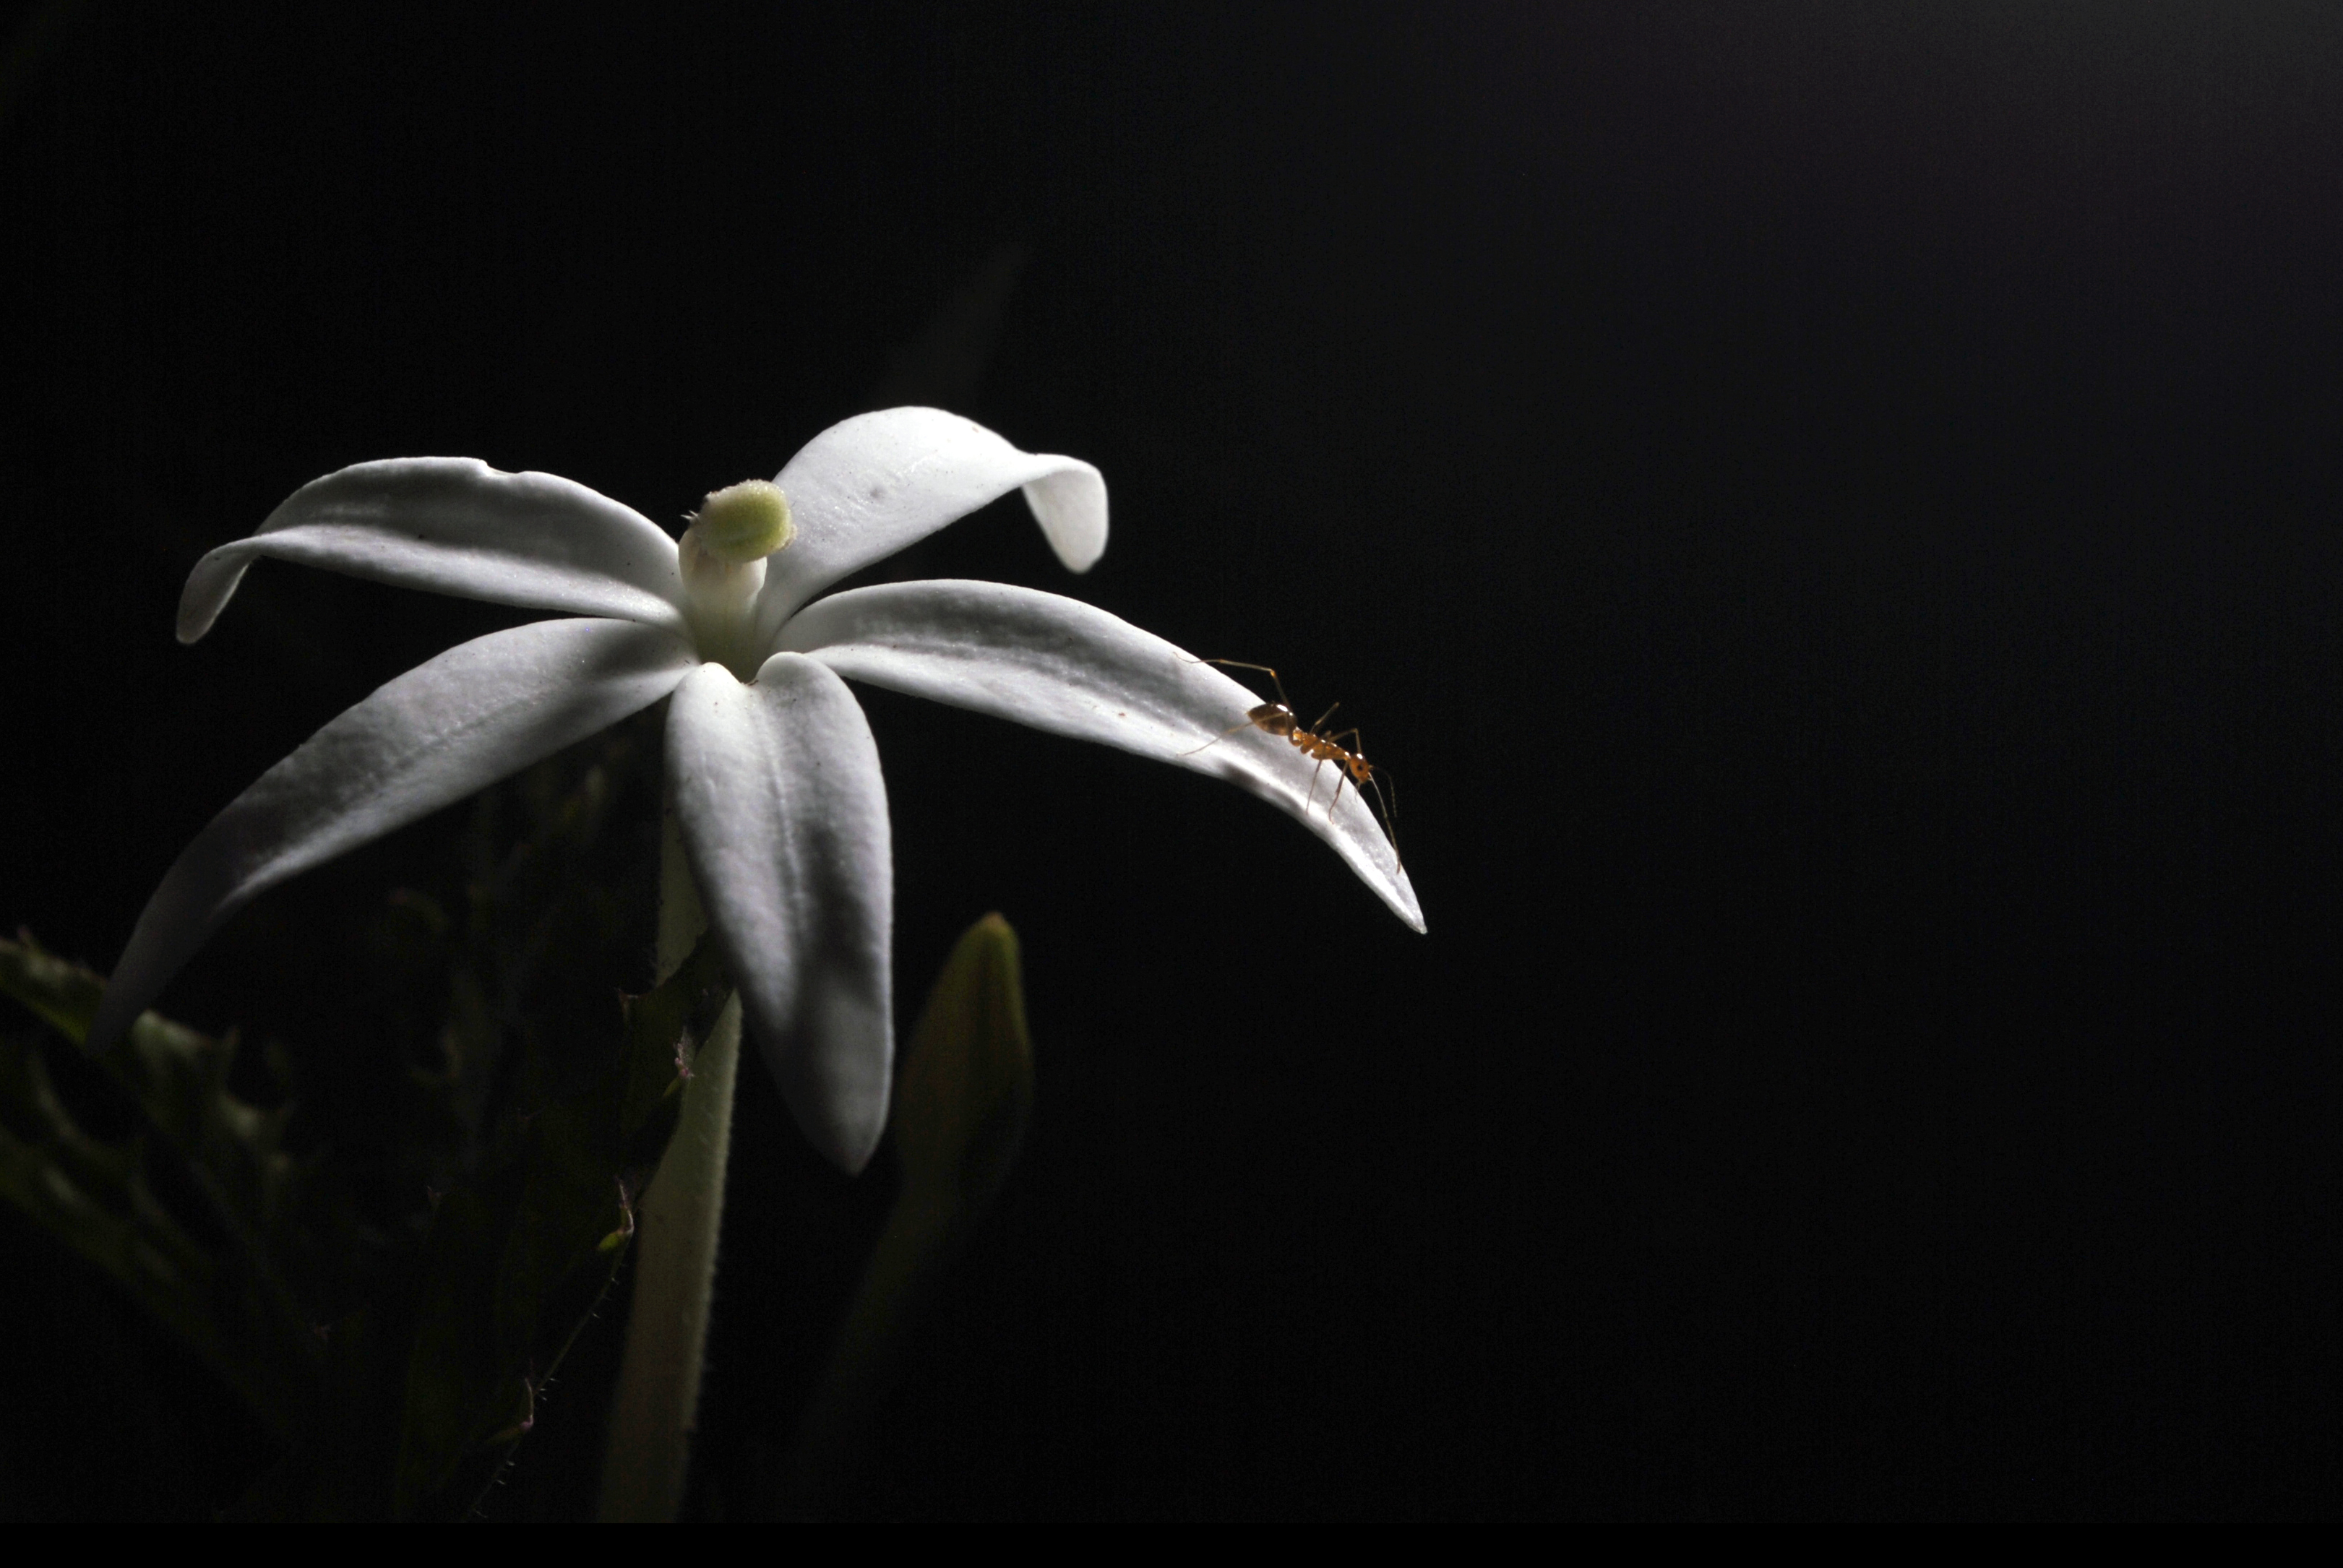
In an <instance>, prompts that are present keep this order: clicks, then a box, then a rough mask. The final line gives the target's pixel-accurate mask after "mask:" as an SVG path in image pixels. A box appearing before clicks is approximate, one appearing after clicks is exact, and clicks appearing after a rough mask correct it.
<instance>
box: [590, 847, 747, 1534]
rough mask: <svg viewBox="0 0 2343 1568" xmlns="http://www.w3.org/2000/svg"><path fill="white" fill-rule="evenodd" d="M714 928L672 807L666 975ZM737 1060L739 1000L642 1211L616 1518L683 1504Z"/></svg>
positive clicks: (621, 1411) (607, 1480) (605, 1469)
mask: <svg viewBox="0 0 2343 1568" xmlns="http://www.w3.org/2000/svg"><path fill="white" fill-rule="evenodd" d="M707 925H708V920H707V916H706V914H705V913H704V912H703V911H702V910H701V908H700V904H699V889H698V888H697V887H695V886H694V885H693V883H692V879H691V868H690V866H689V864H688V863H687V862H686V861H685V859H684V854H683V839H682V835H681V833H680V832H679V829H677V827H676V820H675V813H674V812H673V811H672V810H670V811H669V813H668V814H667V822H666V828H665V831H664V833H663V834H662V836H661V840H660V845H659V978H660V979H662V980H664V979H666V978H667V977H668V976H669V975H670V974H672V973H674V972H675V970H676V969H677V967H678V966H679V965H680V964H681V963H682V962H683V960H685V959H686V958H687V957H689V954H690V952H691V947H692V944H693V943H694V942H695V941H697V940H699V934H700V932H701V931H703V930H706V929H707ZM739 1060H740V1002H739V998H737V997H735V998H734V999H733V1000H730V1001H729V1002H727V1003H726V1004H725V1006H724V1010H723V1012H722V1013H721V1014H720V1015H719V1017H718V1019H717V1020H716V1027H715V1029H714V1030H711V1031H710V1032H709V1037H708V1040H707V1043H706V1044H704V1045H703V1046H701V1047H700V1049H699V1054H698V1055H697V1056H695V1057H694V1058H693V1059H692V1062H691V1081H689V1083H687V1084H685V1085H684V1089H683V1110H682V1114H681V1120H680V1121H679V1122H678V1124H677V1126H676V1130H675V1137H674V1140H673V1141H671V1142H669V1145H668V1149H667V1154H666V1156H665V1157H664V1158H663V1159H661V1160H660V1161H659V1171H657V1173H656V1174H654V1175H653V1176H652V1177H651V1181H650V1186H649V1190H648V1191H646V1192H645V1193H644V1195H643V1201H642V1204H641V1206H640V1208H639V1211H638V1212H637V1224H638V1226H639V1232H638V1234H637V1236H636V1239H635V1257H636V1263H635V1295H634V1305H633V1308H632V1310H631V1311H630V1312H629V1313H628V1318H627V1350H626V1357H625V1359H624V1361H623V1362H620V1364H619V1368H618V1399H617V1402H616V1403H615V1405H614V1406H613V1408H612V1410H611V1412H610V1442H609V1447H608V1451H607V1452H605V1454H604V1456H603V1461H602V1498H601V1510H600V1512H601V1517H602V1518H603V1519H604V1520H605V1521H608V1522H614V1523H615V1522H620V1521H627V1522H649V1523H663V1522H666V1521H669V1520H672V1519H674V1518H675V1516H676V1511H677V1509H678V1508H679V1506H680V1505H681V1503H682V1502H683V1484H684V1477H685V1474H686V1473H687V1470H688V1467H689V1463H690V1460H691V1433H692V1429H693V1427H694V1425H695V1423H696V1421H697V1418H698V1414H699V1376H700V1371H701V1366H702V1362H703V1358H704V1357H705V1354H706V1352H707V1347H708V1304H709V1296H710V1293H711V1291H712V1289H713V1287H714V1285H715V1282H716V1237H717V1232H718V1231H719V1230H720V1229H721V1227H722V1225H723V1222H724V1168H725V1164H726V1162H727V1161H728V1159H729V1155H730V1152H731V1147H732V1081H733V1077H734V1073H735V1071H736V1070H737V1069H738V1067H739Z"/></svg>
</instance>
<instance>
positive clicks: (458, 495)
mask: <svg viewBox="0 0 2343 1568" xmlns="http://www.w3.org/2000/svg"><path fill="white" fill-rule="evenodd" d="M257 556H270V557H274V558H277V559H278V560H287V561H298V562H300V563H301V564H302V565H303V566H310V567H322V568H325V569H326V570H327V571H335V572H346V573H347V574H348V575H350V576H351V577H360V578H372V579H373V580H374V581H376V582H386V583H393V584H396V585H397V586H398V587H400V588H428V589H430V590H431V591H432V592H433V593H444V594H453V595H455V596H456V597H457V598H478V599H488V600H489V601H490V602H492V603H495V604H509V605H518V606H519V607H520V608H523V609H550V610H563V611H567V612H568V613H570V614H572V615H586V616H604V617H608V618H613V619H617V620H636V621H641V622H643V623H644V624H645V625H647V626H657V627H664V628H668V629H669V630H670V631H677V632H680V631H682V630H683V628H684V618H683V609H682V608H681V607H682V604H683V585H682V579H681V578H679V576H678V575H677V572H676V558H675V541H674V540H673V539H671V538H668V536H667V535H666V534H665V533H664V532H663V531H661V530H660V528H659V525H657V524H656V523H653V522H652V521H651V520H650V519H649V518H646V517H644V516H643V515H642V514H641V513H639V512H637V511H635V510H634V509H633V508H628V507H622V506H620V505H619V504H618V502H616V501H614V500H611V499H610V498H608V497H607V496H603V495H598V494H597V493H596V492H594V491H592V490H589V489H588V488H587V487H585V486H583V485H580V484H577V483H574V482H573V481H571V480H568V479H564V478H560V477H556V476H555V475H552V474H506V473H500V472H498V470H497V469H495V468H491V467H488V465H487V464H486V463H483V462H481V461H480V460H479V459H478V458H477V457H393V458H389V459H387V460H385V461H383V462H378V463H360V464H358V465H357V466H356V467H349V468H344V469H342V470H341V471H340V472H338V473H333V474H327V476H326V477H324V478H322V479H312V480H310V481H309V483H307V484H306V485H304V486H302V487H300V488H299V489H297V490H296V491H294V492H293V494H292V495H291V496H290V497H289V498H287V500H286V502H285V504H284V505H283V506H281V507H278V508H277V510H276V511H274V512H272V513H270V514H269V517H268V520H267V521H266V522H265V523H263V524H261V525H260V531H259V532H258V533H256V534H255V535H253V536H252V537H251V538H248V539H238V540H236V542H235V543H234V544H229V545H222V546H220V548H217V549H216V550H214V551H212V552H211V553H210V554H209V555H207V556H206V557H204V558H203V559H202V560H200V561H197V562H196V569H195V571H194V572H193V573H191V574H190V575H189V576H188V578H187V587H186V591H185V592H184V593H182V594H181V595H180V596H179V640H180V641H181V642H193V641H195V640H196V638H199V637H201V636H203V635H204V633H206V632H207V631H209V630H210V629H211V628H212V622H213V621H214V620H216V619H217V618H218V617H219V612H220V610H221V609H222V608H224V607H225V606H226V604H227V601H228V599H229V598H230V597H231V596H232V595H234V594H235V592H236V585H237V584H238V583H240V582H242V581H243V580H244V573H245V569H246V568H247V567H249V566H251V565H252V562H253V559H254V558H255V557H257Z"/></svg>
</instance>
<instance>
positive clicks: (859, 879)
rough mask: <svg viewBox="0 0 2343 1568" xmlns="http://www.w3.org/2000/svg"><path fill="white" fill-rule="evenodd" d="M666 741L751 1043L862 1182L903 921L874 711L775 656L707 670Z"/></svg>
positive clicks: (887, 1045)
mask: <svg viewBox="0 0 2343 1568" xmlns="http://www.w3.org/2000/svg"><path fill="white" fill-rule="evenodd" d="M667 733H668V766H669V773H670V777H671V779H672V783H673V787H674V791H675V811H676V818H677V820H678V822H679V825H680V826H681V828H682V829H683V845H684V850H685V853H686V855H687V856H688V857H689V859H690V862H691V871H692V876H693V878H694V879H696V880H697V881H698V882H699V897H700V902H701V903H702V904H703V905H704V906H705V907H706V909H707V910H708V923H709V927H710V928H711V929H712V930H714V931H715V933H716V940H717V945H718V947H719V950H721V951H722V952H723V954H724V957H725V960H726V961H727V963H729V965H730V966H731V970H732V979H733V982H734V983H735V984H736V985H737V986H738V987H739V992H740V1004H741V1012H742V1015H743V1016H744V1017H745V1019H746V1020H747V1021H748V1024H749V1032H750V1034H751V1035H752V1036H753V1037H754V1038H755V1040H756V1041H757V1044H758V1046H759V1049H761V1050H763V1052H764V1055H765V1061H766V1064H767V1065H768V1066H769V1067H770V1068H771V1069H772V1071H773V1076H774V1078H775V1079H776V1080H777V1081H779V1084H780V1088H781V1093H782V1096H783V1098H785V1099H786V1100H787V1101H789V1109H790V1111H792V1112H793V1113H794V1114H795V1115H796V1117H797V1120H798V1125H799V1126H800V1127H802V1128H803V1129H804V1130H805V1133H806V1136H807V1137H808V1138H809V1139H811V1140H812V1141H813V1144H814V1147H816V1148H817V1149H820V1151H822V1152H823V1153H824V1154H825V1155H827V1156H829V1158H830V1160H831V1161H835V1162H836V1163H837V1164H838V1165H839V1166H840V1167H841V1168H843V1169H845V1170H847V1171H860V1170H861V1169H862V1167H863V1165H864V1164H865V1163H866V1162H867V1161H869V1160H870V1151H871V1150H872V1149H874V1148H876V1147H877V1146H878V1142H879V1135H880V1132H882V1131H885V1130H886V1126H887V1094H888V1089H889V1086H890V1081H891V1078H890V1073H891V1062H892V1060H893V1057H894V1031H893V1029H892V1026H891V1021H890V1009H891V1006H892V1000H891V998H892V991H891V985H892V981H891V980H890V970H889V943H890V940H891V939H892V935H893V926H894V910H895V880H894V864H893V859H892V856H891V851H890V847H889V838H888V826H887V786H886V782H885V780H884V779H881V778H880V773H879V749H878V747H877V746H876V745H874V744H873V743H872V741H871V739H870V725H869V724H868V723H866V722H865V721H864V719H863V717H862V708H861V705H860V704H859V703H857V702H856V701H855V700H854V694H853V693H852V692H850V691H849V690H847V689H846V685H845V683H844V682H843V681H841V680H840V679H839V678H838V677H837V676H835V675H832V674H831V673H830V671H829V670H828V669H825V668H822V666H820V664H817V663H815V662H814V661H813V660H812V659H809V658H799V657H798V656H797V655H795V654H787V653H784V654H776V655H774V656H773V657H772V658H769V659H768V660H767V661H766V662H765V666H764V668H762V669H760V670H759V671H758V674H757V679H756V682H755V684H754V685H750V686H743V685H741V684H740V682H739V680H737V679H735V678H733V676H732V674H731V672H730V671H729V670H728V669H726V668H724V667H723V666H721V665H716V664H709V665H703V666H701V667H700V668H699V669H697V670H694V671H693V672H692V673H691V675H690V676H689V678H686V679H685V681H684V682H683V684H682V685H681V686H680V687H679V688H678V689H677V690H676V694H675V702H674V704H673V706H671V707H670V708H669V709H668V731H667Z"/></svg>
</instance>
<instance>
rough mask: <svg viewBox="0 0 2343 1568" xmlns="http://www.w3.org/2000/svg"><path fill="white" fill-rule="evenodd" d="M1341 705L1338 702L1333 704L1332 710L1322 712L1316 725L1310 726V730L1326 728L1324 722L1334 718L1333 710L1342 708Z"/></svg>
mask: <svg viewBox="0 0 2343 1568" xmlns="http://www.w3.org/2000/svg"><path fill="white" fill-rule="evenodd" d="M1340 707H1342V704H1341V703H1339V702H1338V703H1336V704H1334V707H1333V708H1329V709H1326V711H1325V712H1323V713H1322V714H1320V715H1319V716H1318V722H1317V723H1315V724H1313V725H1312V726H1311V727H1310V728H1311V729H1313V730H1314V729H1325V728H1326V720H1328V719H1332V718H1333V717H1334V709H1335V708H1340ZM1354 733H1355V732H1354Z"/></svg>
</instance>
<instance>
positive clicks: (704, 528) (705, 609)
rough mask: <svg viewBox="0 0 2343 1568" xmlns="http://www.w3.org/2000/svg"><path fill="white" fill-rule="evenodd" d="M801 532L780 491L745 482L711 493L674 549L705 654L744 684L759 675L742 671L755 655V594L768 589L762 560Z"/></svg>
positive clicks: (762, 483) (766, 482) (770, 485)
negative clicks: (790, 515) (727, 667)
mask: <svg viewBox="0 0 2343 1568" xmlns="http://www.w3.org/2000/svg"><path fill="white" fill-rule="evenodd" d="M797 531H798V530H797V524H796V523H794V522H793V521H791V520H790V518H789V498H788V497H787V496H785V495H783V494H781V487H779V485H776V484H774V483H773V482H772V481H771V480H769V479H743V480H741V481H740V483H739V484H737V485H727V486H726V487H724V488H722V489H720V490H712V491H710V492H709V496H708V498H707V499H706V500H705V501H702V502H701V503H700V505H699V511H697V512H695V513H693V514H692V516H691V519H690V526H689V528H685V529H684V530H683V538H682V539H681V540H680V541H679V543H678V544H677V546H676V557H677V564H678V565H679V567H680V568H682V571H683V592H684V598H685V601H686V603H687V604H688V605H689V608H690V614H691V624H692V629H693V630H694V631H695V632H697V633H698V634H699V651H700V654H701V656H702V657H703V658H709V659H713V660H715V661H717V662H719V663H722V664H725V665H729V667H731V669H732V673H733V674H735V675H738V676H739V678H741V679H743V680H747V679H749V678H751V677H753V676H754V675H755V674H756V670H755V669H754V668H742V666H743V665H744V664H746V663H747V662H748V661H749V660H750V659H752V658H755V655H756V651H757V650H756V649H754V648H750V647H749V638H750V635H751V632H752V629H753V626H754V622H755V619H756V617H755V614H754V610H755V607H756V602H757V594H758V591H759V589H761V588H763V587H764V586H765V558H766V557H768V556H770V555H772V554H774V553H775V552H777V551H779V550H785V549H787V548H789V541H790V540H791V539H793V538H796V537H797Z"/></svg>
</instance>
